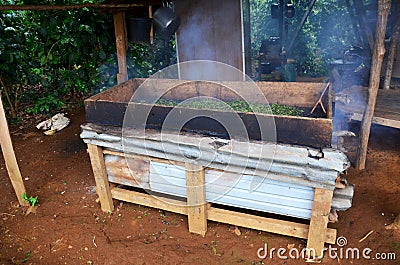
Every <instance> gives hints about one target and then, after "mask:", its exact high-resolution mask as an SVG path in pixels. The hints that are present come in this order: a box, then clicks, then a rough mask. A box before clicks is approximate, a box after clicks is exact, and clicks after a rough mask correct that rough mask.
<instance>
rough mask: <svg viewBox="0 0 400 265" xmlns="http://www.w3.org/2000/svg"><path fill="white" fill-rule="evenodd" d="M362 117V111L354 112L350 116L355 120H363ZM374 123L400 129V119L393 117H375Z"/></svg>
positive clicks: (399, 116)
mask: <svg viewBox="0 0 400 265" xmlns="http://www.w3.org/2000/svg"><path fill="white" fill-rule="evenodd" d="M399 114H400V113H399ZM362 118H363V115H362V114H361V113H354V114H353V115H351V117H350V119H352V120H355V121H362ZM398 118H400V115H398ZM372 123H374V124H379V125H383V126H388V127H392V128H398V129H400V120H393V119H388V118H382V117H373V118H372Z"/></svg>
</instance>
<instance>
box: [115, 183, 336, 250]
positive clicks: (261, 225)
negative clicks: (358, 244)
mask: <svg viewBox="0 0 400 265" xmlns="http://www.w3.org/2000/svg"><path fill="white" fill-rule="evenodd" d="M111 193H112V196H113V198H114V199H117V200H122V201H126V202H131V203H135V204H140V205H143V206H147V207H153V208H157V209H162V210H165V211H170V212H175V213H179V214H185V215H186V214H187V213H188V207H187V205H186V203H185V202H183V201H179V200H175V199H169V198H159V197H156V196H153V195H150V194H143V193H140V192H135V191H129V190H124V189H121V188H113V189H112V190H111ZM206 208H208V210H207V219H208V220H211V221H216V222H221V223H226V224H231V225H237V226H242V227H248V228H250V229H256V230H260V231H265V232H271V233H277V234H282V235H287V236H293V237H298V238H304V239H306V238H307V236H308V231H309V228H308V225H306V224H299V223H294V222H289V221H282V220H277V219H272V218H265V217H260V216H255V215H250V214H245V213H239V212H234V211H229V210H224V209H218V208H214V207H206ZM335 241H336V230H335V229H330V228H328V229H327V231H326V238H325V242H327V243H329V244H334V243H335Z"/></svg>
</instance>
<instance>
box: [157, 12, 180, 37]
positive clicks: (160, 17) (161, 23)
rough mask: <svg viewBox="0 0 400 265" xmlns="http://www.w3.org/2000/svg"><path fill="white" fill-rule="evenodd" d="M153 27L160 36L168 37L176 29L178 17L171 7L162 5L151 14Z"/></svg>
mask: <svg viewBox="0 0 400 265" xmlns="http://www.w3.org/2000/svg"><path fill="white" fill-rule="evenodd" d="M153 22H154V29H155V31H156V33H157V34H159V35H160V37H162V38H164V39H168V38H169V37H171V36H172V35H173V34H174V33H175V31H176V30H177V29H178V27H179V24H180V22H181V21H180V18H179V16H178V15H177V14H175V12H174V11H172V9H170V8H168V7H165V6H162V7H160V8H159V9H157V11H156V12H155V13H154V15H153Z"/></svg>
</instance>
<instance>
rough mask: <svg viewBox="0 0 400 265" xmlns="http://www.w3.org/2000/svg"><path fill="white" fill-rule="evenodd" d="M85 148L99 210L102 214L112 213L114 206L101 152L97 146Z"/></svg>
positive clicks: (91, 145)
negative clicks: (87, 153) (98, 200)
mask: <svg viewBox="0 0 400 265" xmlns="http://www.w3.org/2000/svg"><path fill="white" fill-rule="evenodd" d="M87 146H88V152H89V156H90V162H91V164H92V168H93V174H94V180H95V181H96V192H97V195H99V199H100V204H101V209H102V210H103V211H104V212H112V211H113V210H114V204H113V201H112V196H111V191H110V184H109V182H108V177H107V171H106V165H105V163H104V156H103V150H102V148H101V147H99V146H97V145H93V144H88V145H87Z"/></svg>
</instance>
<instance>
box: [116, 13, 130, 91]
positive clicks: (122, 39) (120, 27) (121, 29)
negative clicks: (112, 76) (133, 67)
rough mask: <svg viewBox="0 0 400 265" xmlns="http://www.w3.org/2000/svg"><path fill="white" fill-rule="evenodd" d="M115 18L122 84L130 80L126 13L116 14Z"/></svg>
mask: <svg viewBox="0 0 400 265" xmlns="http://www.w3.org/2000/svg"><path fill="white" fill-rule="evenodd" d="M113 17H114V31H115V42H116V47H117V58H118V74H117V81H118V84H121V83H123V82H125V81H127V80H128V67H127V65H126V51H127V49H128V37H127V32H126V22H125V12H116V13H114V14H113Z"/></svg>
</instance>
